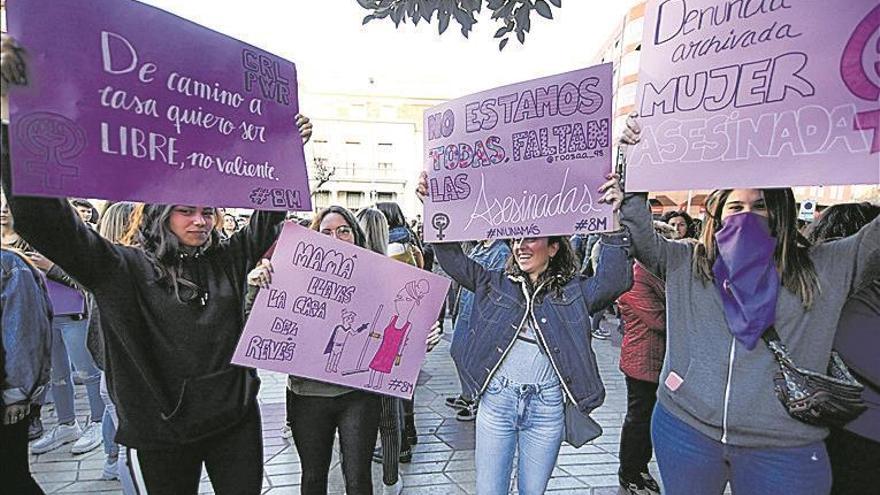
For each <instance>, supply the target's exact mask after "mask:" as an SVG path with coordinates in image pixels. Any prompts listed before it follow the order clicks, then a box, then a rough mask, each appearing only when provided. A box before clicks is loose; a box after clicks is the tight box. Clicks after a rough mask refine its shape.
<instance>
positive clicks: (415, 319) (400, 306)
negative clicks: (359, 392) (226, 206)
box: [233, 223, 449, 398]
mask: <svg viewBox="0 0 880 495" xmlns="http://www.w3.org/2000/svg"><path fill="white" fill-rule="evenodd" d="M269 266H271V267H273V268H274V270H273V271H271V272H269V271H268V270H269ZM252 274H253V277H250V279H251V284H252V285H261V286H265V284H266V283H269V285H268V288H264V289H263V290H261V291H260V293H259V294H258V295H257V298H256V301H255V303H254V306H253V310H252V312H251V316H250V318H249V319H248V322H247V325H246V326H245V330H244V332H243V334H242V337H241V340H240V341H239V344H238V347H237V349H236V352H235V356H234V357H233V362H234V363H236V364H240V365H244V366H252V367H256V368H261V369H268V370H273V371H281V372H285V373H289V374H292V375H296V376H301V377H304V378H312V379H316V380H321V381H325V382H330V383H336V384H340V385H347V386H350V387H354V388H360V389H366V390H371V391H375V392H377V393H382V394H388V395H394V396H397V397H407V398H408V397H411V396H412V391H413V385H414V384H415V381H416V378H417V376H418V371H419V368H420V367H421V363H422V360H423V359H424V354H425V351H426V350H427V349H430V348H433V346H434V345H436V344H437V342H439V325H437V324H436V323H437V315H438V314H439V312H440V306H441V305H442V304H443V300H444V299H445V294H446V289H447V288H448V285H449V282H448V280H446V279H444V278H442V277H438V276H436V275H433V274H431V273H428V272H425V271H422V270H419V269H417V268H415V267H413V266H409V265H407V264H404V263H400V262H398V261H395V260H393V259H391V258H389V257H387V256H382V255H380V254H376V253H374V252H372V251H367V250H365V249H363V248H360V247H357V246H355V245H353V244H351V243H349V242H344V241H341V240H337V239H335V238H334V237H333V236H330V235H321V234H319V233H317V232H314V231H312V230H308V229H304V228H302V227H300V226H298V225H295V224H293V223H288V224H285V226H284V230H283V231H282V233H281V237H280V238H279V240H278V245H277V247H276V249H275V252H274V254H273V256H272V262H271V264H267V263H263V264H262V266H261V267H259V268H258V269H257V270H256V271H255V272H252ZM270 275H271V282H268V280H269V278H270ZM432 325H434V326H433V327H432ZM429 329H430V330H429ZM410 342H425V344H419V345H409V343H410Z"/></svg>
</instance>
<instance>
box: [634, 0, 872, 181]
mask: <svg viewBox="0 0 880 495" xmlns="http://www.w3.org/2000/svg"><path fill="white" fill-rule="evenodd" d="M757 4H760V8H753V7H754V6H755V5H757ZM644 25H645V29H644V35H643V39H642V43H641V47H642V49H641V62H640V66H639V78H638V81H639V86H638V92H637V94H636V101H635V107H636V109H637V111H638V112H639V115H640V116H641V118H642V123H641V124H642V126H643V128H644V132H643V135H642V143H641V145H640V146H638V147H636V148H634V149H632V150H630V153H629V156H628V164H627V187H628V189H629V190H631V191H651V190H654V191H658V190H683V189H704V188H717V187H723V188H753V187H759V188H762V187H782V186H796V185H808V186H811V185H817V184H862V183H865V184H873V183H877V182H880V169H878V167H877V160H878V153H880V99H878V95H880V84H878V81H880V65H877V64H876V60H877V36H878V34H880V6H878V5H877V2H876V0H848V1H846V2H794V3H789V4H787V3H786V2H751V3H750V2H718V1H716V0H688V1H687V2H683V1H668V0H666V1H664V0H649V1H648V3H647V6H646V9H645V21H644ZM631 144H634V143H631Z"/></svg>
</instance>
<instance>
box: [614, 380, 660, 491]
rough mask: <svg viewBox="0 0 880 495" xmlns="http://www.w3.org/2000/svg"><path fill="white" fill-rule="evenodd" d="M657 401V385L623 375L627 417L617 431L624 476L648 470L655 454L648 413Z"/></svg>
mask: <svg viewBox="0 0 880 495" xmlns="http://www.w3.org/2000/svg"><path fill="white" fill-rule="evenodd" d="M656 403H657V384H656V383H652V382H646V381H643V380H637V379H635V378H631V377H629V376H628V377H626V418H625V419H624V420H623V428H622V429H621V431H620V470H619V473H620V474H621V475H623V476H624V477H625V478H627V479H640V477H639V474H640V473H647V472H648V463H649V462H651V456H652V455H653V453H654V446H653V445H652V444H651V413H652V412H653V411H654V404H656Z"/></svg>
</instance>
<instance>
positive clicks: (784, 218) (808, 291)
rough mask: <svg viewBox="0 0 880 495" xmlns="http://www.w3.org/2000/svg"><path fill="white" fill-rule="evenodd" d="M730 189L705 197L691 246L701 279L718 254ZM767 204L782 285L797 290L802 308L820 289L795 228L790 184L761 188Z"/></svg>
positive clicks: (806, 247)
mask: <svg viewBox="0 0 880 495" xmlns="http://www.w3.org/2000/svg"><path fill="white" fill-rule="evenodd" d="M731 192H733V190H732V189H718V190H715V191H713V192H712V193H711V194H710V195H709V197H708V198H707V199H706V212H707V216H706V223H705V224H704V226H703V232H702V234H700V240H699V243H697V246H696V248H695V249H694V256H693V270H694V273H695V274H697V275H698V276H699V277H700V278H702V279H703V280H704V281H707V282H708V281H712V280H713V278H714V276H713V274H712V266H713V265H714V264H715V259H716V258H717V257H718V248H717V246H716V245H715V233H716V232H718V230H720V229H721V213H722V210H723V209H724V204H725V203H727V198H728V197H730V193H731ZM761 192H762V193H763V194H764V203H765V204H766V205H767V214H768V224H769V226H770V234H771V235H773V237H775V238H776V250H775V251H774V253H773V259H774V260H775V262H776V268H777V269H778V270H779V273H780V274H781V275H782V285H783V286H784V287H785V288H786V289H788V290H790V291H792V292H794V293H795V294H797V295H798V296H799V297H800V299H801V303H802V304H803V306H804V308H806V309H809V308H810V307H812V306H813V301H814V300H815V298H816V296H817V295H818V293H819V290H820V287H819V278H818V277H817V275H816V268H815V266H813V260H811V259H810V256H809V248H810V241H808V240H807V239H806V238H805V237H804V236H802V235H801V234H800V232H798V229H797V208H796V207H795V201H794V193H793V192H792V191H791V189H789V188H785V189H761Z"/></svg>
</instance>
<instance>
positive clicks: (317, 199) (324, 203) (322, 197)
mask: <svg viewBox="0 0 880 495" xmlns="http://www.w3.org/2000/svg"><path fill="white" fill-rule="evenodd" d="M312 204H313V206H314V207H315V208H326V207H328V206H330V191H315V194H314V196H312Z"/></svg>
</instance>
